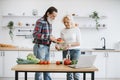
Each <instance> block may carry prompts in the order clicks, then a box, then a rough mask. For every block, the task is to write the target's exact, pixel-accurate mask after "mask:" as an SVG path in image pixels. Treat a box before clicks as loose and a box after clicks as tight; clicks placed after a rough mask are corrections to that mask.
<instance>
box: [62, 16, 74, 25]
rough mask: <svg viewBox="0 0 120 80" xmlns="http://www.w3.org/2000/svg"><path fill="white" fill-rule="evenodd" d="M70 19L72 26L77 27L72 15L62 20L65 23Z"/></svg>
mask: <svg viewBox="0 0 120 80" xmlns="http://www.w3.org/2000/svg"><path fill="white" fill-rule="evenodd" d="M66 18H67V19H68V20H70V22H71V23H72V26H73V27H75V26H76V23H75V22H74V19H73V16H72V15H65V16H64V17H63V19H62V22H63V23H64V21H65V19H66Z"/></svg>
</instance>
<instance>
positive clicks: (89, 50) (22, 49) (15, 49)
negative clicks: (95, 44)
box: [0, 47, 120, 52]
mask: <svg viewBox="0 0 120 80" xmlns="http://www.w3.org/2000/svg"><path fill="white" fill-rule="evenodd" d="M0 51H33V49H32V48H3V47H0ZM50 51H57V50H55V49H51V50H50ZM81 51H82V52H120V50H93V49H81Z"/></svg>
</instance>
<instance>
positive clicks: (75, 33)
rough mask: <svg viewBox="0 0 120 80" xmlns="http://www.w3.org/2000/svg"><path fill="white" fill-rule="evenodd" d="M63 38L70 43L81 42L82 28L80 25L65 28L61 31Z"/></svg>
mask: <svg viewBox="0 0 120 80" xmlns="http://www.w3.org/2000/svg"><path fill="white" fill-rule="evenodd" d="M61 38H62V39H63V40H64V41H65V44H70V43H72V42H79V43H80V41H81V40H80V39H81V34H80V29H79V28H78V27H74V28H70V29H64V30H62V31H61ZM70 49H80V46H74V47H71V48H70Z"/></svg>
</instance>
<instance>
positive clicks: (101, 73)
mask: <svg viewBox="0 0 120 80" xmlns="http://www.w3.org/2000/svg"><path fill="white" fill-rule="evenodd" d="M92 54H93V55H97V56H96V60H95V63H94V65H95V66H96V67H97V68H98V71H96V72H95V77H96V78H105V76H106V72H105V67H106V63H105V62H106V59H107V58H106V57H105V53H104V52H92Z"/></svg>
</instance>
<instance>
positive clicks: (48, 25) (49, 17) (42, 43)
mask: <svg viewBox="0 0 120 80" xmlns="http://www.w3.org/2000/svg"><path fill="white" fill-rule="evenodd" d="M56 16H57V9H56V8H55V7H50V8H48V9H47V11H46V12H45V15H44V16H43V17H42V18H40V19H38V20H37V22H36V26H35V29H34V32H33V37H34V41H33V42H34V43H35V45H34V48H33V51H34V54H35V56H36V57H37V58H39V59H40V60H49V48H50V44H51V42H57V41H56V39H55V38H54V37H53V36H52V35H51V33H52V22H53V20H54V19H55V18H56ZM43 77H44V80H52V79H51V77H50V75H49V73H47V72H45V73H44V74H43ZM35 80H42V75H41V73H39V72H36V73H35Z"/></svg>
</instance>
